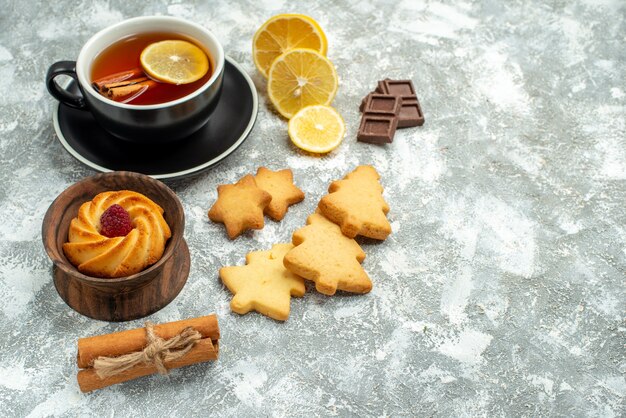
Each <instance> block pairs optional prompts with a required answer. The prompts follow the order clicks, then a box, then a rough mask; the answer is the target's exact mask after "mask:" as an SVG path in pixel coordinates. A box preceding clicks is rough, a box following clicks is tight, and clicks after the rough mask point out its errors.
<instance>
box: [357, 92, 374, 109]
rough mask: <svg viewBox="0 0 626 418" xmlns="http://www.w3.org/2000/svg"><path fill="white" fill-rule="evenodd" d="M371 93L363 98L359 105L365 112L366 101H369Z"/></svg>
mask: <svg viewBox="0 0 626 418" xmlns="http://www.w3.org/2000/svg"><path fill="white" fill-rule="evenodd" d="M370 94H372V93H369V94H368V95H367V96H365V97H364V98H363V100H361V104H360V105H359V112H361V113H363V109H365V103H367V99H368V98H369V97H370Z"/></svg>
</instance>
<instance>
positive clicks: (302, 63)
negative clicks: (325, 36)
mask: <svg viewBox="0 0 626 418" xmlns="http://www.w3.org/2000/svg"><path fill="white" fill-rule="evenodd" d="M338 84H339V82H338V79H337V72H336V71H335V67H334V66H333V64H332V63H331V62H330V61H329V60H328V58H326V57H325V56H323V55H322V54H320V53H319V52H316V51H313V50H312V49H293V50H291V51H288V52H285V53H284V54H283V55H281V56H279V57H278V58H276V59H275V60H274V63H273V64H272V66H271V67H270V72H269V79H268V81H267V94H268V97H269V99H270V101H271V102H272V104H273V105H274V107H275V108H276V110H278V112H279V113H280V114H281V115H283V116H284V117H286V118H287V119H289V118H291V117H292V116H293V115H295V114H296V113H297V112H298V111H299V110H300V109H302V108H304V107H306V106H312V105H329V104H331V103H332V101H333V99H334V98H335V94H337V86H338Z"/></svg>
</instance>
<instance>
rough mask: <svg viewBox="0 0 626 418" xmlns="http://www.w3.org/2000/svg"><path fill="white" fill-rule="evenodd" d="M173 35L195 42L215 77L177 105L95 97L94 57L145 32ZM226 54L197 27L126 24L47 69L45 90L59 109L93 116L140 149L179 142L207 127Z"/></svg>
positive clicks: (174, 22) (172, 20) (169, 21)
mask: <svg viewBox="0 0 626 418" xmlns="http://www.w3.org/2000/svg"><path fill="white" fill-rule="evenodd" d="M163 31H167V32H174V33H178V34H181V35H183V36H187V37H190V38H192V39H194V40H195V41H196V42H197V44H198V46H199V47H201V48H204V49H205V52H206V53H207V55H208V56H209V57H210V58H211V61H212V62H211V64H212V65H211V67H212V69H213V74H212V75H211V78H210V79H209V80H208V81H207V82H206V83H205V84H203V85H202V86H201V87H200V88H198V89H197V90H195V91H193V92H192V93H190V94H188V95H187V96H184V97H182V98H180V99H177V100H173V101H169V102H165V103H160V104H151V105H133V104H128V103H120V102H116V101H114V100H111V99H109V98H107V97H105V96H103V95H101V94H100V93H98V92H97V91H96V90H95V89H94V88H93V87H92V86H91V80H90V74H91V66H92V65H93V62H94V59H95V57H96V56H97V55H98V54H99V53H100V52H102V50H104V49H105V48H107V47H108V46H109V45H111V44H113V43H115V42H116V41H118V40H120V39H121V38H124V37H127V36H130V35H136V34H139V33H147V32H163ZM59 75H68V76H70V77H72V78H73V79H74V80H75V81H76V82H77V85H78V88H79V90H80V93H81V94H74V93H72V92H70V91H68V90H67V89H65V88H63V87H61V86H59V84H58V83H57V82H56V81H55V78H56V77H57V76H59ZM223 75H224V50H223V49H222V45H221V44H220V43H219V41H218V40H217V38H216V37H215V35H213V34H212V33H211V32H210V31H209V30H207V29H205V28H203V27H202V26H200V25H197V24H195V23H192V22H189V21H187V20H184V19H179V18H176V17H169V16H145V17H137V18H133V19H128V20H125V21H123V22H120V23H118V24H115V25H113V26H110V27H108V28H106V29H103V30H101V31H100V32H98V33H96V34H95V35H94V36H92V37H91V39H89V40H88V41H87V43H86V44H85V45H84V46H83V48H82V49H81V50H80V53H79V54H78V59H77V60H76V61H59V62H56V63H54V64H52V65H51V66H50V68H49V69H48V74H47V75H46V85H47V87H48V91H49V92H50V94H51V95H52V96H53V97H54V98H56V99H57V100H58V101H60V102H61V103H63V104H65V105H67V106H70V107H73V108H76V109H81V110H85V111H89V112H91V113H92V114H93V116H94V118H95V119H96V120H97V121H98V122H99V123H100V125H102V127H103V128H104V129H106V130H107V131H108V132H110V133H111V134H112V135H114V136H116V137H118V138H121V139H125V140H128V141H133V142H138V143H154V142H157V141H168V140H176V139H181V138H184V137H186V136H189V135H191V134H192V133H194V132H195V131H197V130H198V129H200V128H201V127H202V126H203V125H204V124H206V123H207V121H208V120H209V117H210V116H211V113H212V112H213V110H214V109H215V107H216V105H217V102H218V100H219V96H220V93H221V89H222V80H223Z"/></svg>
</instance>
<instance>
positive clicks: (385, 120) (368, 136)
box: [356, 113, 398, 144]
mask: <svg viewBox="0 0 626 418" xmlns="http://www.w3.org/2000/svg"><path fill="white" fill-rule="evenodd" d="M397 127H398V118H397V117H396V116H393V115H391V116H382V115H369V114H367V113H365V114H364V115H363V118H362V119H361V125H360V126H359V132H358V133H357V136H356V138H357V140H359V141H361V142H369V143H371V144H386V143H391V142H392V141H393V136H394V135H395V133H396V128H397Z"/></svg>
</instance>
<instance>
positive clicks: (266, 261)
mask: <svg viewBox="0 0 626 418" xmlns="http://www.w3.org/2000/svg"><path fill="white" fill-rule="evenodd" d="M292 248H293V245H292V244H275V245H274V246H273V247H272V249H271V250H269V251H254V252H251V253H248V255H247V256H246V265H245V266H231V267H222V268H221V269H220V277H221V279H222V281H223V282H224V284H225V285H226V287H228V290H230V291H231V292H232V293H233V294H234V295H235V296H234V297H233V299H232V300H231V301H230V308H231V309H232V310H233V312H237V313H238V314H245V313H248V312H250V311H252V310H255V311H257V312H259V313H261V314H263V315H266V316H269V317H270V318H274V319H277V320H279V321H285V320H286V319H287V318H288V317H289V310H290V301H291V296H296V297H301V296H304V292H305V288H304V279H302V277H298V276H297V275H295V274H293V273H291V272H290V271H288V270H287V269H286V268H285V266H284V265H283V257H284V256H285V254H286V253H287V252H288V251H289V250H291V249H292Z"/></svg>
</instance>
